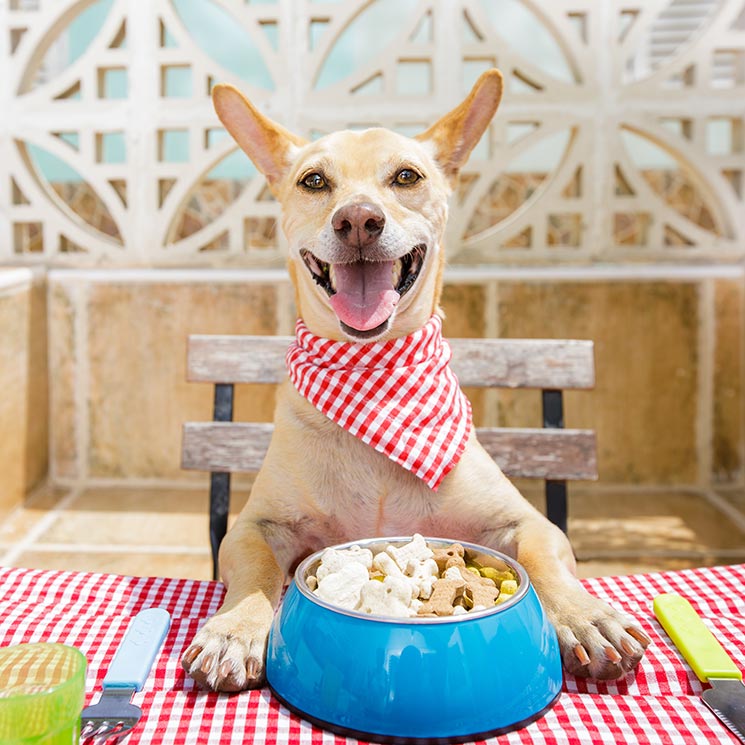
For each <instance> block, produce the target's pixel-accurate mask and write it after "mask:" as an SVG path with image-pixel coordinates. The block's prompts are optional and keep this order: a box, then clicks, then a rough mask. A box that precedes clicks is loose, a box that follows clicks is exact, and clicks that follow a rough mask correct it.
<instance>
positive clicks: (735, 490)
mask: <svg viewBox="0 0 745 745" xmlns="http://www.w3.org/2000/svg"><path fill="white" fill-rule="evenodd" d="M714 493H715V494H717V495H718V496H720V497H722V498H723V499H724V500H726V501H727V502H729V503H730V504H731V505H732V506H733V507H735V508H737V509H738V510H739V511H740V512H741V513H742V515H743V517H745V486H738V487H719V488H717V489H715V492H714Z"/></svg>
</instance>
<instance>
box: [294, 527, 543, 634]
mask: <svg viewBox="0 0 745 745" xmlns="http://www.w3.org/2000/svg"><path fill="white" fill-rule="evenodd" d="M424 540H425V541H426V542H427V545H428V546H432V545H436V546H437V547H438V548H442V547H445V546H452V545H453V544H454V543H459V544H460V545H461V546H463V548H464V549H466V551H469V550H470V551H472V552H476V553H482V554H486V555H488V556H491V557H493V558H495V559H498V560H499V561H502V562H504V563H505V564H507V565H508V566H509V567H510V569H512V570H513V571H514V572H515V573H516V574H517V578H518V583H517V592H516V593H515V594H514V595H513V596H512V597H511V598H510V599H509V600H505V602H504V603H500V604H499V605H495V606H494V607H493V608H484V609H483V610H476V611H474V610H471V611H468V612H467V613H462V614H460V615H457V616H437V617H435V618H432V617H431V616H382V615H380V616H379V615H373V614H371V613H363V612H362V611H358V610H354V609H352V608H343V607H342V606H340V605H334V604H333V603H329V602H328V601H327V600H324V599H323V598H319V597H318V595H316V594H315V593H314V592H313V591H312V590H311V589H310V588H309V587H308V584H307V582H306V581H305V578H306V576H307V574H308V569H309V567H310V566H311V565H312V564H313V563H314V562H316V561H319V560H320V558H321V556H322V554H323V552H324V551H327V550H328V549H329V548H333V549H335V550H337V551H343V550H345V549H348V548H352V547H354V546H359V547H360V548H369V547H370V546H371V545H381V546H389V545H392V544H397V543H410V542H411V541H412V536H396V537H393V538H365V539H362V540H359V541H348V542H347V543H340V544H337V545H335V546H327V547H326V548H322V549H321V550H320V551H316V552H314V553H312V554H311V555H310V556H308V557H306V558H305V559H303V561H302V562H301V563H300V564H299V565H298V567H297V569H296V570H295V585H296V587H297V588H298V590H299V591H300V593H301V594H302V595H304V596H305V597H306V598H307V599H308V600H310V601H311V602H312V603H315V604H316V605H319V606H321V607H322V608H326V609H327V610H330V611H333V612H334V613H340V614H342V615H345V616H352V617H354V618H361V619H364V620H365V621H379V622H382V623H396V624H416V625H428V624H432V623H461V622H464V621H475V620H477V619H479V618H484V617H485V616H492V615H494V614H496V613H503V612H505V611H507V610H509V609H510V608H511V607H512V606H513V605H516V604H517V603H518V602H519V601H520V600H521V599H522V598H523V597H525V595H526V594H527V592H528V588H529V587H530V579H529V578H528V573H527V572H526V571H525V569H524V568H523V566H522V565H521V564H519V563H518V562H517V561H516V560H515V559H513V558H512V557H510V556H507V554H503V553H502V552H501V551H497V550H495V549H492V548H488V547H487V546H481V545H479V544H477V543H468V542H466V541H455V540H451V539H447V538H430V537H427V536H425V537H424Z"/></svg>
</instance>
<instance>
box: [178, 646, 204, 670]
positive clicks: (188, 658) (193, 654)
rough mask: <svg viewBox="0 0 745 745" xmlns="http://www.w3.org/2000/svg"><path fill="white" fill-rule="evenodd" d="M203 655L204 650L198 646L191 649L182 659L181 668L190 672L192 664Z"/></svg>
mask: <svg viewBox="0 0 745 745" xmlns="http://www.w3.org/2000/svg"><path fill="white" fill-rule="evenodd" d="M201 653H202V648H201V647H198V646H197V645H196V644H194V645H192V646H191V647H189V649H187V650H186V652H184V655H183V657H182V658H181V667H183V668H184V670H186V672H187V673H188V672H189V669H190V668H191V663H192V662H194V660H196V659H197V657H199V655H200V654H201Z"/></svg>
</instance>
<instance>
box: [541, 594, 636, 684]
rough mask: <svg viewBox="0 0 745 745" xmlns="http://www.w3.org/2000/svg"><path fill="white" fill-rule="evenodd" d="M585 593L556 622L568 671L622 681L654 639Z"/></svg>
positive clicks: (601, 678)
mask: <svg viewBox="0 0 745 745" xmlns="http://www.w3.org/2000/svg"><path fill="white" fill-rule="evenodd" d="M582 594H583V595H584V597H581V598H579V597H578V598H576V599H577V601H578V602H577V603H576V605H574V607H573V609H572V608H566V610H565V612H560V613H559V617H558V618H556V619H555V620H554V626H555V627H556V633H557V636H558V638H559V647H560V649H561V658H562V662H563V664H564V668H565V669H566V670H567V671H568V672H570V673H572V675H576V676H578V677H582V678H596V679H598V680H615V679H616V678H621V677H623V676H624V675H625V674H626V673H627V672H629V671H630V670H633V669H634V668H635V667H636V666H637V665H638V664H639V662H640V660H641V658H642V657H643V656H644V650H645V649H646V648H647V646H648V645H649V643H650V639H649V637H648V636H647V635H646V634H645V633H644V632H643V631H642V630H641V628H639V626H638V625H637V624H636V623H634V622H633V621H632V620H631V619H629V618H628V617H627V616H625V615H623V614H622V613H619V612H618V611H616V610H614V609H613V608H611V607H610V606H609V605H608V604H607V603H605V602H603V601H602V600H599V599H597V598H594V597H592V596H591V595H589V594H586V593H584V591H583V592H582Z"/></svg>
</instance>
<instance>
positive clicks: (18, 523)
mask: <svg viewBox="0 0 745 745" xmlns="http://www.w3.org/2000/svg"><path fill="white" fill-rule="evenodd" d="M68 494H69V491H68V490H67V489H65V488H60V487H54V486H49V485H46V486H43V487H41V488H39V489H37V490H36V491H35V492H33V493H32V494H31V495H29V496H28V497H27V498H26V499H25V500H24V501H23V503H22V504H21V505H19V506H18V507H17V508H16V509H15V510H13V511H12V512H11V513H10V514H8V515H7V516H6V517H5V519H3V520H2V521H0V545H5V546H9V545H11V544H15V543H18V542H20V541H22V540H24V539H26V538H27V537H28V535H29V534H30V532H31V531H32V530H34V529H35V528H37V527H38V525H39V522H40V521H41V520H44V519H46V517H47V515H49V514H50V513H51V512H52V511H53V510H54V509H56V508H58V507H59V505H60V503H61V502H62V501H63V500H64V499H65V498H66V497H67V496H68Z"/></svg>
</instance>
